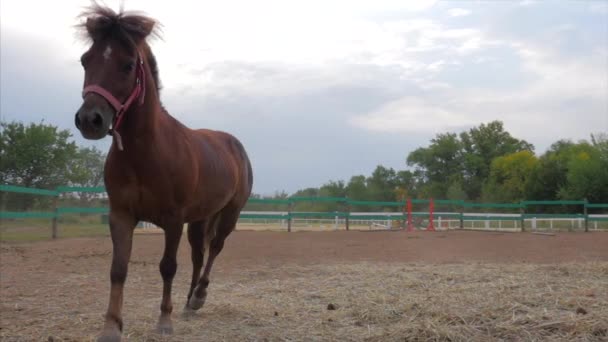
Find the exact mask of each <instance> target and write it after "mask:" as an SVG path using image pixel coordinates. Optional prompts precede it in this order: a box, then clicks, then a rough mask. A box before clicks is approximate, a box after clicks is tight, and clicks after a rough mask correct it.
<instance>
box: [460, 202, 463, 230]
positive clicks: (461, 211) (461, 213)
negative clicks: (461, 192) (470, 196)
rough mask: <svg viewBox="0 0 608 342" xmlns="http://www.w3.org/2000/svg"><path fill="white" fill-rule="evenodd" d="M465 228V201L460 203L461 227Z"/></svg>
mask: <svg viewBox="0 0 608 342" xmlns="http://www.w3.org/2000/svg"><path fill="white" fill-rule="evenodd" d="M463 228H464V201H462V203H461V204H460V229H463Z"/></svg>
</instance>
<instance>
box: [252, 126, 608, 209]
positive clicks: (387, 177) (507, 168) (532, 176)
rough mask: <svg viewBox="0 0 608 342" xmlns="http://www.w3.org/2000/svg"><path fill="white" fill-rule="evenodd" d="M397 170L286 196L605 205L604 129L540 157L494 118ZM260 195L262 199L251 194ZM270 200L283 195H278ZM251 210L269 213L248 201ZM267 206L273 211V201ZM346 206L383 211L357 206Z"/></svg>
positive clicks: (423, 150) (607, 162)
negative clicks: (535, 201) (578, 201)
mask: <svg viewBox="0 0 608 342" xmlns="http://www.w3.org/2000/svg"><path fill="white" fill-rule="evenodd" d="M405 162H406V163H405V164H406V165H407V166H408V167H409V168H407V169H404V170H395V169H393V168H389V167H385V166H382V165H378V166H377V167H376V169H375V170H374V171H373V172H372V174H371V175H354V176H352V177H351V178H350V180H348V181H344V180H339V181H329V182H327V183H325V184H323V185H321V186H320V187H318V188H307V189H301V190H298V191H296V192H295V193H293V194H292V196H305V197H324V196H327V197H348V198H350V199H354V200H370V201H400V200H403V199H404V198H407V197H410V198H436V199H452V200H468V201H475V202H486V203H488V202H502V203H517V202H520V201H522V200H581V199H587V200H588V201H590V202H594V203H608V134H606V133H600V134H596V135H591V138H590V140H588V141H587V140H583V141H578V142H573V141H570V140H564V139H562V140H558V141H556V142H555V143H553V144H552V145H551V146H550V148H549V149H548V150H547V151H546V152H544V153H543V154H542V155H540V156H537V155H536V154H535V153H534V146H533V145H532V144H531V143H529V142H527V141H525V140H523V139H517V138H515V137H513V136H512V135H511V134H510V133H509V132H507V131H505V129H504V125H503V123H502V122H501V121H492V122H489V123H487V124H481V125H479V126H477V127H473V128H471V129H469V130H468V131H465V132H462V133H459V134H458V133H454V132H446V133H440V134H437V135H436V136H435V137H434V138H433V139H431V141H430V143H429V144H428V145H427V146H425V147H420V148H417V149H416V150H414V151H412V152H410V153H409V154H408V155H407V157H406V159H405ZM257 197H261V196H257ZM269 197H273V198H286V197H288V194H287V193H285V192H279V193H276V194H275V195H274V196H269ZM248 209H250V210H256V209H260V210H269V209H268V206H267V205H266V206H264V205H258V204H256V205H250V206H248ZM273 209H280V208H279V207H278V206H274V208H273ZM297 209H298V210H310V211H317V210H320V211H325V210H340V206H338V205H335V204H328V203H302V204H298V208H297ZM353 210H365V211H377V210H388V208H382V207H378V206H376V207H369V206H368V207H362V208H353Z"/></svg>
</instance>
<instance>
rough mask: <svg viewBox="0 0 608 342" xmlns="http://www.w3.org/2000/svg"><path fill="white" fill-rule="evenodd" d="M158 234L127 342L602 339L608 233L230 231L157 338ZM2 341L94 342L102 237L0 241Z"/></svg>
mask: <svg viewBox="0 0 608 342" xmlns="http://www.w3.org/2000/svg"><path fill="white" fill-rule="evenodd" d="M162 246H163V237H162V235H160V234H138V235H137V236H136V238H135V245H134V249H133V256H132V258H131V264H130V269H129V277H128V279H127V285H126V290H125V304H124V311H123V312H124V321H125V330H124V337H125V338H126V340H128V341H165V340H166V341H393V340H394V341H488V340H503V341H519V340H546V341H573V340H578V341H607V340H608V233H601V232H596V233H560V234H556V235H555V236H549V235H534V234H530V233H486V232H468V231H449V232H416V233H407V232H403V231H398V232H344V231H336V232H295V233H286V232H251V231H238V232H235V233H233V235H231V236H230V237H229V239H228V240H227V242H226V247H225V249H224V251H223V252H222V254H221V255H220V257H219V258H218V259H217V262H216V265H215V268H214V270H213V273H212V279H211V284H210V287H209V297H208V299H207V303H206V304H205V307H203V309H202V310H201V311H200V312H199V313H197V314H195V315H194V316H190V317H183V316H182V315H181V308H182V307H183V305H184V303H185V296H186V293H187V291H188V284H189V281H190V272H191V265H190V257H189V246H188V243H187V239H185V238H184V239H182V246H181V247H180V252H179V260H178V263H179V268H178V273H177V275H176V279H175V282H174V292H173V293H174V296H173V298H174V306H175V312H174V328H175V334H174V335H173V336H171V337H163V336H159V335H156V334H155V333H154V331H153V328H154V326H155V323H156V319H157V317H158V314H159V306H160V297H161V290H162V282H161V278H160V274H159V272H158V261H159V260H160V257H161V254H162ZM0 247H1V253H0V258H1V259H0V302H1V307H0V308H1V311H0V339H1V340H2V341H86V340H93V339H94V338H95V336H96V334H97V333H98V332H99V331H100V329H101V326H102V323H103V319H102V316H103V314H104V312H105V308H106V304H107V299H108V292H109V267H110V259H111V242H110V240H109V238H108V237H100V238H73V239H60V240H57V241H46V242H36V243H19V244H16V243H10V244H9V243H3V244H1V245H0Z"/></svg>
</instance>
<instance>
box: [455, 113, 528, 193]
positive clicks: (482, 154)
mask: <svg viewBox="0 0 608 342" xmlns="http://www.w3.org/2000/svg"><path fill="white" fill-rule="evenodd" d="M460 140H461V141H462V144H463V149H464V151H463V154H464V158H463V162H464V165H463V166H464V183H463V186H464V189H465V191H466V192H467V194H468V197H469V198H479V197H480V195H481V188H482V185H483V183H484V181H485V180H486V179H487V178H488V176H489V174H490V165H491V164H492V160H494V158H497V157H500V156H504V155H507V154H511V153H515V152H520V151H530V152H533V151H534V146H533V145H532V144H530V143H528V142H527V141H525V140H519V139H516V138H514V137H512V136H511V134H510V133H509V132H506V131H505V130H504V127H503V123H502V122H501V121H492V122H490V123H488V124H487V125H486V124H481V125H480V126H479V127H474V128H471V129H470V130H469V131H468V132H463V133H461V134H460Z"/></svg>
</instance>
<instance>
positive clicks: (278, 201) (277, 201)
mask: <svg viewBox="0 0 608 342" xmlns="http://www.w3.org/2000/svg"><path fill="white" fill-rule="evenodd" d="M247 202H248V203H266V204H289V203H291V201H290V200H288V199H273V198H250V199H249V200H248V201H247Z"/></svg>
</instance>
